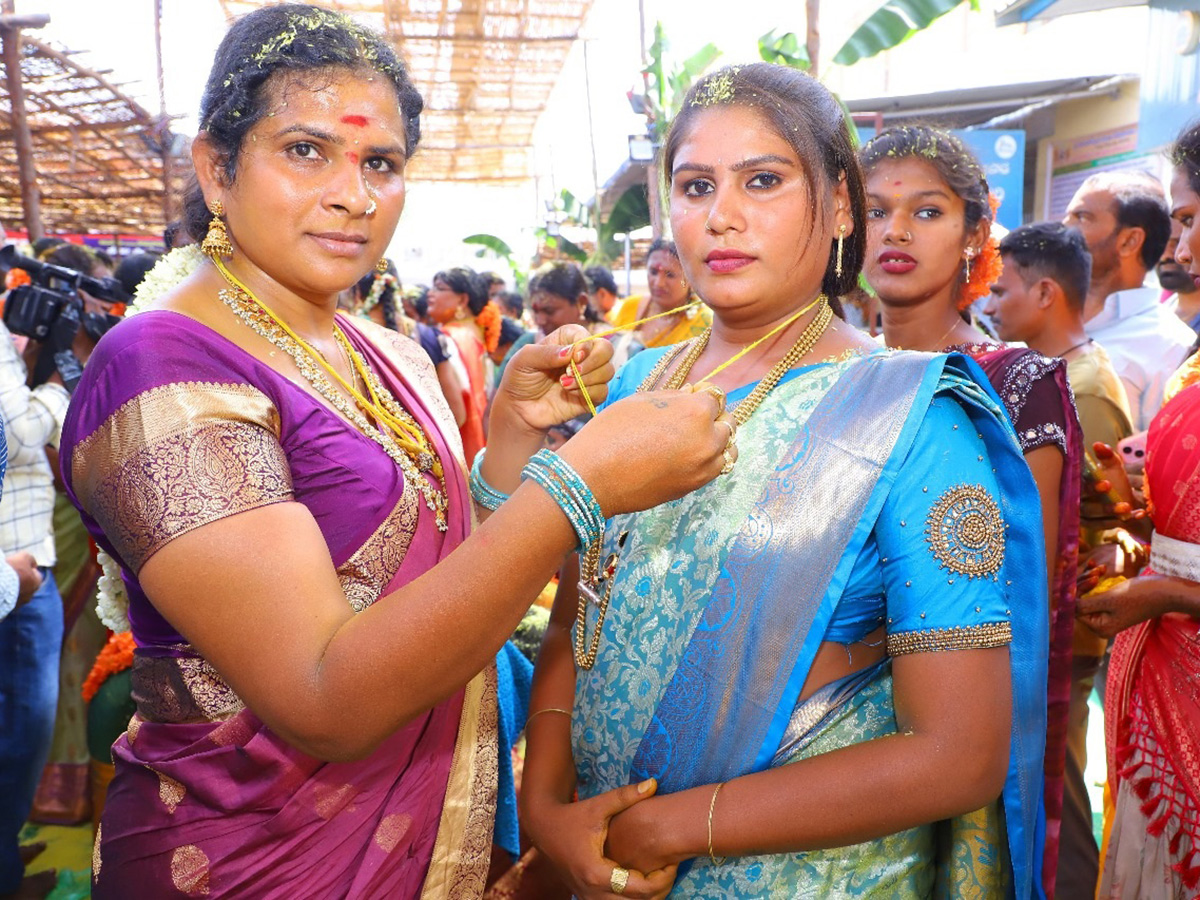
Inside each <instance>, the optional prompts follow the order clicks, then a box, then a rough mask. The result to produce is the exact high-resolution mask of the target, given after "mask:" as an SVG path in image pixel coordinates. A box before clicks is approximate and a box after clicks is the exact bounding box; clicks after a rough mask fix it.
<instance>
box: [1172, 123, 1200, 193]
mask: <svg viewBox="0 0 1200 900" xmlns="http://www.w3.org/2000/svg"><path fill="white" fill-rule="evenodd" d="M1167 156H1168V158H1169V159H1170V160H1171V165H1173V166H1175V167H1176V168H1178V169H1182V170H1183V173H1184V174H1185V175H1186V176H1187V180H1188V187H1190V188H1191V189H1192V191H1193V193H1196V194H1200V122H1193V123H1192V124H1191V125H1189V126H1187V128H1185V129H1183V131H1181V132H1180V133H1179V137H1177V138H1176V139H1175V143H1174V144H1172V145H1171V149H1170V151H1168V153H1167Z"/></svg>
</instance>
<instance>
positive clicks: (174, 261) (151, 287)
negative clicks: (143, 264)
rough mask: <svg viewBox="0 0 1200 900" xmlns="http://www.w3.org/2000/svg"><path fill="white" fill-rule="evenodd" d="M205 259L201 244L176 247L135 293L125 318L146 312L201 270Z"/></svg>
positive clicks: (151, 271) (155, 267)
mask: <svg viewBox="0 0 1200 900" xmlns="http://www.w3.org/2000/svg"><path fill="white" fill-rule="evenodd" d="M205 259H206V257H205V255H204V252H203V251H202V250H201V249H200V245H199V244H188V245H187V246H186V247H176V248H175V249H174V250H172V251H171V252H170V253H168V254H167V255H166V256H164V257H163V258H162V259H160V260H159V261H158V262H156V263H155V264H154V268H153V269H151V270H150V271H149V272H147V273H146V277H145V278H143V279H142V283H141V284H139V285H138V286H137V290H136V291H134V292H133V305H132V306H130V307H129V308H128V309H126V310H125V318H127V319H128V318H129V317H130V316H132V315H136V314H137V313H140V312H145V311H146V309H147V308H148V307H149V306H150V304H152V303H153V302H154V301H155V300H157V299H158V298H159V297H161V296H163V295H164V294H166V293H167V292H168V291H170V290H172V289H173V288H174V287H175V286H176V285H177V284H179V283H180V282H181V281H183V280H184V279H185V278H187V277H188V276H189V275H191V274H192V273H193V272H195V271H196V270H197V269H198V268H200V264H201V263H203V262H204V260H205Z"/></svg>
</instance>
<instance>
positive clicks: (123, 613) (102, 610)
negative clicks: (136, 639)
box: [96, 550, 130, 634]
mask: <svg viewBox="0 0 1200 900" xmlns="http://www.w3.org/2000/svg"><path fill="white" fill-rule="evenodd" d="M96 561H97V562H99V563H100V568H101V569H102V570H103V571H102V573H101V575H100V580H99V581H97V582H96V588H97V591H96V613H97V614H98V615H99V616H100V621H101V622H103V623H104V624H105V626H106V627H108V628H111V629H112V630H113V631H115V632H116V633H117V634H120V633H121V632H122V631H129V630H130V629H129V615H128V614H129V595H128V594H126V593H125V582H124V581H122V580H121V567H120V566H119V565H117V561H116V560H115V559H113V558H112V557H111V556H109V555H108V554H107V553H105V552H104V551H103V550H101V551H99V552H98V553H97V554H96Z"/></svg>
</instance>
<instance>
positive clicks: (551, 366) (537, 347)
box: [497, 325, 615, 431]
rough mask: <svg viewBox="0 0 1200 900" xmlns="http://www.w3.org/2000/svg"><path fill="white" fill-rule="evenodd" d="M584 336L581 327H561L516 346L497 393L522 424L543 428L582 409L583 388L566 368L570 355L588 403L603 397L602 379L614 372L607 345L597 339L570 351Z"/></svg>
mask: <svg viewBox="0 0 1200 900" xmlns="http://www.w3.org/2000/svg"><path fill="white" fill-rule="evenodd" d="M588 337H589V335H588V332H587V329H586V328H584V327H583V326H582V325H564V326H563V327H562V328H559V329H558V330H557V331H554V332H552V333H551V334H549V335H547V336H546V337H544V338H542V339H541V340H540V341H538V342H537V343H535V344H529V345H527V346H525V347H522V348H521V349H520V350H518V351H517V353H516V355H515V356H513V358H512V360H511V361H510V362H509V364H508V366H506V367H505V369H504V378H503V379H502V380H501V382H500V395H501V396H502V397H503V399H504V401H505V402H506V405H507V406H508V408H509V409H510V410H511V411H512V412H513V413H515V414H516V415H517V416H518V417H520V419H521V420H522V422H524V424H525V425H526V426H527V427H528V428H530V429H532V430H535V431H545V430H546V429H547V428H549V427H550V426H551V425H558V424H560V423H561V422H565V421H567V420H568V419H573V418H575V417H576V416H581V415H583V414H584V413H586V412H588V406H587V402H586V401H585V400H584V398H583V391H582V389H581V388H580V385H579V384H577V383H576V381H575V375H574V374H573V373H572V371H571V357H572V356H574V358H575V365H576V367H577V368H578V370H579V374H580V376H582V379H583V387H584V388H586V389H587V392H588V396H590V397H591V398H592V403H594V404H596V405H597V406H599V405H600V404H601V403H602V402H604V399H605V398H606V397H607V396H608V382H609V381H611V380H612V377H613V373H614V371H615V369H614V368H613V365H612V355H613V349H612V345H611V344H610V343H609V342H608V341H606V340H604V339H599V340H590V341H587V342H586V343H582V344H579V345H578V346H576V347H575V348H574V350H572V349H571V345H572V344H575V343H576V342H577V341H582V340H585V339H586V338H588ZM497 399H498V400H499V399H500V398H499V397H498V398H497Z"/></svg>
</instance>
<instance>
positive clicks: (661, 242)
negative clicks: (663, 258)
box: [646, 237, 679, 265]
mask: <svg viewBox="0 0 1200 900" xmlns="http://www.w3.org/2000/svg"><path fill="white" fill-rule="evenodd" d="M659 250H663V251H666V252H667V253H670V254H671V255H672V256H673V257H675V261H676V262H679V248H678V247H676V246H675V242H674V241H672V240H669V239H668V238H665V237H656V238H655V239H654V240H653V241H651V242H650V247H649V248H648V249H647V250H646V265H650V257H652V256H653V255H654V254H655V253H657V252H658V251H659Z"/></svg>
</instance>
